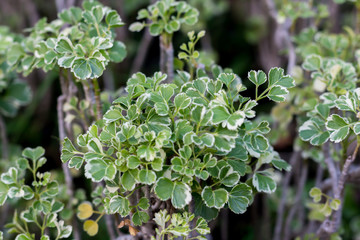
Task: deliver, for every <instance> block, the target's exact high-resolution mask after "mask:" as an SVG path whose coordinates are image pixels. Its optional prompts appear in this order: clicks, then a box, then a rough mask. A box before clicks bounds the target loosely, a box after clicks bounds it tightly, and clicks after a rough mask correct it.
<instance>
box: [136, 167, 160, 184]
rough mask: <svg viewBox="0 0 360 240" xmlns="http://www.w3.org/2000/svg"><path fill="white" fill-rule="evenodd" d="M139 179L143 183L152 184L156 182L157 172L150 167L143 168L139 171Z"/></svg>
mask: <svg viewBox="0 0 360 240" xmlns="http://www.w3.org/2000/svg"><path fill="white" fill-rule="evenodd" d="M139 180H140V182H141V183H144V184H147V185H150V184H153V183H155V182H156V174H155V172H154V171H152V170H149V169H141V170H140V172H139Z"/></svg>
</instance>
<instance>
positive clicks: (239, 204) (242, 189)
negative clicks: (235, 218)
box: [229, 183, 252, 214]
mask: <svg viewBox="0 0 360 240" xmlns="http://www.w3.org/2000/svg"><path fill="white" fill-rule="evenodd" d="M251 200H252V189H251V187H250V186H248V185H247V184H245V183H240V184H239V185H236V186H235V187H233V189H232V190H231V191H230V193H229V208H230V209H231V211H233V212H234V213H236V214H243V213H244V212H246V209H247V207H248V206H249V204H250V202H251Z"/></svg>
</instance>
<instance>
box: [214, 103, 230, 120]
mask: <svg viewBox="0 0 360 240" xmlns="http://www.w3.org/2000/svg"><path fill="white" fill-rule="evenodd" d="M211 111H212V112H213V118H212V122H213V123H214V124H219V123H222V122H224V121H226V120H227V119H228V118H229V117H230V113H229V111H228V110H227V109H226V108H225V107H224V106H216V107H214V108H212V109H211Z"/></svg>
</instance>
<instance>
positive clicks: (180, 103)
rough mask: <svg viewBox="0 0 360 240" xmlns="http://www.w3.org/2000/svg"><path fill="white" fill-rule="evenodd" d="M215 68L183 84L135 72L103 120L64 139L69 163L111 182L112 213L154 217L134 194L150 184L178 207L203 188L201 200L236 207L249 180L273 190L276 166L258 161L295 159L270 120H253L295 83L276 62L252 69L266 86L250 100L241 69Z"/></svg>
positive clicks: (281, 165) (245, 200) (241, 205)
mask: <svg viewBox="0 0 360 240" xmlns="http://www.w3.org/2000/svg"><path fill="white" fill-rule="evenodd" d="M182 74H183V75H184V76H187V77H189V74H187V73H185V72H183V73H182ZM215 74H216V73H214V77H216V80H212V79H210V78H209V77H205V76H204V77H199V78H197V79H196V80H194V81H190V82H189V81H188V82H187V83H186V84H185V85H183V86H182V87H181V88H179V87H177V86H176V85H174V84H162V83H161V82H162V81H164V80H165V79H166V75H164V74H161V73H155V74H154V76H153V77H146V76H145V75H143V74H142V73H137V74H134V75H133V76H132V77H131V78H130V79H129V81H128V84H127V87H126V91H127V96H122V97H120V98H118V99H116V100H115V101H114V103H113V106H112V107H111V108H110V110H108V111H107V112H106V113H105V115H104V118H103V120H104V122H103V125H102V126H98V125H96V124H94V125H92V126H91V127H90V128H89V130H88V132H87V133H86V134H82V135H80V136H79V137H78V138H77V145H78V146H79V147H75V146H74V145H73V143H71V141H70V140H69V139H65V141H64V144H63V151H62V156H61V159H62V160H63V161H64V162H67V161H69V166H70V167H75V168H80V167H81V166H82V165H83V164H84V165H85V176H86V177H87V178H89V179H91V180H92V181H93V182H100V181H105V184H106V186H107V188H111V191H109V190H106V191H104V194H105V196H106V197H105V198H103V204H104V208H105V211H106V213H108V214H114V213H119V214H120V215H121V216H123V217H126V216H128V215H129V214H130V212H134V213H135V214H133V217H132V221H133V222H134V224H135V225H141V224H142V223H145V222H147V221H148V219H149V216H148V215H147V213H146V212H145V211H142V210H141V209H143V210H146V208H145V209H144V208H142V207H140V208H137V207H136V206H135V207H134V206H132V205H133V204H131V203H130V200H129V197H130V196H131V195H132V194H133V193H134V191H135V190H136V189H138V188H140V187H143V186H145V185H149V186H150V188H151V189H154V193H155V194H156V196H157V198H158V199H159V200H161V201H166V200H168V199H171V203H172V205H173V207H174V208H176V209H183V208H184V207H185V206H186V205H188V204H189V203H190V201H191V199H192V194H193V193H197V194H200V195H201V200H200V199H199V200H200V202H199V203H198V204H201V205H206V206H207V207H209V208H215V209H221V208H223V207H224V206H225V204H228V206H229V208H230V209H231V210H232V211H234V212H236V213H243V212H245V211H246V208H247V207H248V205H249V204H250V203H251V202H252V199H253V195H254V191H253V190H252V188H251V186H249V184H250V185H253V186H254V187H255V189H256V191H259V192H267V193H271V192H273V191H275V189H276V183H275V181H274V180H273V178H272V171H273V170H272V168H271V167H270V168H266V170H262V169H260V168H261V167H262V166H264V165H265V164H269V165H272V166H274V167H275V168H277V169H280V170H281V169H286V170H289V166H288V165H287V163H286V162H285V161H283V160H281V159H280V158H279V156H278V154H277V153H276V152H274V151H273V149H272V148H271V147H270V146H269V144H268V140H267V139H266V138H265V136H264V134H266V133H268V132H269V131H270V129H269V127H268V123H267V122H261V123H259V124H257V123H255V122H251V121H250V120H249V119H251V118H253V117H255V111H254V110H253V108H254V107H255V106H256V105H257V100H259V99H261V98H264V97H268V98H269V99H274V100H276V101H282V100H284V97H283V94H286V93H287V88H288V87H293V86H294V83H293V80H292V78H290V77H289V76H284V75H283V70H282V69H278V68H274V69H271V70H270V72H269V75H268V77H267V76H266V75H265V73H264V72H262V71H258V72H255V71H254V72H250V73H249V79H250V81H252V82H253V83H254V84H255V85H256V86H260V85H262V84H265V83H267V85H268V88H267V89H266V90H265V91H264V92H262V93H261V94H260V95H259V96H257V100H250V99H249V98H245V97H243V96H241V95H240V94H239V92H241V91H243V90H245V87H244V86H243V85H242V83H241V81H240V79H239V78H238V77H237V76H236V75H235V74H232V73H220V74H218V75H215ZM253 158H254V159H253ZM256 159H257V160H256ZM254 161H255V163H256V167H255V169H254V170H252V168H251V167H250V164H252V163H254ZM246 174H253V178H252V182H249V181H247V183H245V182H241V181H239V180H240V177H242V176H244V175H246ZM196 179H200V181H199V182H198V181H197V180H196ZM195 204H197V203H195ZM138 215H139V216H141V217H140V218H139V219H137V218H138ZM200 215H201V214H200Z"/></svg>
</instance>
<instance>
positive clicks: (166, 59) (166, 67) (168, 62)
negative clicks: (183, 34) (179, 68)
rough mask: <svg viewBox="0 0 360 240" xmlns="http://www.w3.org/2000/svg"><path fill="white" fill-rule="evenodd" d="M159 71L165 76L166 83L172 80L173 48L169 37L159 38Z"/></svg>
mask: <svg viewBox="0 0 360 240" xmlns="http://www.w3.org/2000/svg"><path fill="white" fill-rule="evenodd" d="M160 71H161V72H163V73H166V74H167V79H166V82H167V83H169V82H172V81H173V79H174V48H173V45H172V37H171V35H165V34H162V35H161V36H160Z"/></svg>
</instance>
